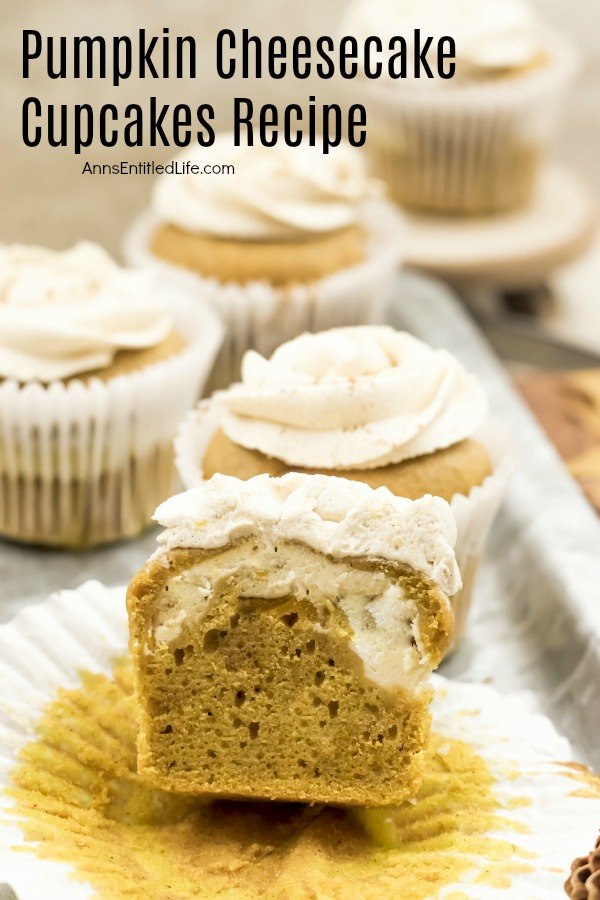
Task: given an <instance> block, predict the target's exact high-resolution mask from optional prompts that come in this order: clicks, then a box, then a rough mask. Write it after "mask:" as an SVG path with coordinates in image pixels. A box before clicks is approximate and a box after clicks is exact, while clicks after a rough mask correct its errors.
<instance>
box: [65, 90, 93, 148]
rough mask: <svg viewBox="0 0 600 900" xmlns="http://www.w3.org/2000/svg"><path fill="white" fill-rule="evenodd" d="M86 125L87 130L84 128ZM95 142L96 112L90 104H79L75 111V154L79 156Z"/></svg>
mask: <svg viewBox="0 0 600 900" xmlns="http://www.w3.org/2000/svg"><path fill="white" fill-rule="evenodd" d="M84 123H85V129H84V127H83V126H84ZM84 135H85V136H84ZM93 140H94V111H93V109H92V107H91V106H90V104H89V103H78V104H76V106H75V109H74V135H73V147H74V150H75V153H76V154H77V155H78V156H79V154H80V153H81V151H82V149H83V148H84V147H89V146H90V144H91V143H92V141H93ZM65 143H66V142H65Z"/></svg>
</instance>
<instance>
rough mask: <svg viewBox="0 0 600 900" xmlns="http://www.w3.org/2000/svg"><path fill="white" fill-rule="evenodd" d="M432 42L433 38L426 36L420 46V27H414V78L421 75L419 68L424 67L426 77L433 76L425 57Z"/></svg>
mask: <svg viewBox="0 0 600 900" xmlns="http://www.w3.org/2000/svg"><path fill="white" fill-rule="evenodd" d="M432 42H433V38H432V37H428V38H426V39H425V43H424V44H423V46H421V29H420V28H415V73H414V74H415V78H420V77H421V69H424V71H425V74H426V75H427V78H433V72H432V71H431V67H430V65H429V63H428V62H427V58H426V57H427V54H428V53H429V48H430V47H431V44H432Z"/></svg>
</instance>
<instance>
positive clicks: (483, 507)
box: [176, 326, 510, 637]
mask: <svg viewBox="0 0 600 900" xmlns="http://www.w3.org/2000/svg"><path fill="white" fill-rule="evenodd" d="M486 416H487V402H486V399H485V396H484V393H483V391H482V389H481V387H480V386H479V384H478V382H477V381H476V379H475V378H474V377H473V376H472V375H470V374H469V373H467V372H466V371H465V369H464V368H463V366H462V365H461V364H460V363H459V362H458V360H456V359H455V358H454V357H453V356H452V355H451V354H450V353H448V352H447V351H445V350H433V349H432V348H431V347H429V346H427V345H426V344H424V343H422V342H421V341H418V340H417V339H416V338H414V337H412V336H411V335H409V334H406V333H404V332H397V331H395V330H394V329H393V328H389V327H387V326H379V327H378V326H370V327H369V326H365V327H355V328H339V329H333V330H331V331H327V332H323V333H321V334H304V335H302V336H301V337H299V338H296V339H295V340H292V341H290V342H289V343H287V344H284V345H282V346H281V347H279V348H278V350H276V351H275V353H274V354H273V356H272V357H271V359H270V360H267V359H265V358H263V357H262V356H259V355H258V354H257V353H254V352H249V353H247V354H246V356H245V358H244V363H243V367H242V382H241V383H240V384H236V385H233V386H232V387H231V388H230V389H229V390H228V391H222V392H219V393H217V394H216V395H215V396H214V397H213V398H212V399H211V400H207V401H204V402H203V403H201V404H200V406H199V407H198V409H196V410H194V411H193V412H192V413H190V414H189V416H188V417H187V419H186V420H185V422H184V423H183V425H182V427H181V429H180V431H179V435H178V438H177V441H176V451H177V453H176V456H177V465H178V468H179V472H180V475H181V477H182V479H183V481H184V484H185V485H186V487H188V488H191V487H193V486H194V485H196V484H198V482H199V481H201V480H202V479H203V478H210V477H211V476H212V475H214V474H215V473H217V472H219V473H221V474H224V475H235V476H236V477H238V478H243V479H247V478H251V477H253V476H254V475H258V474H261V473H268V474H269V475H276V476H281V475H284V474H285V473H286V472H290V471H307V472H311V473H314V472H319V473H323V474H335V475H339V476H343V477H345V478H349V479H352V480H356V481H362V482H364V483H365V484H368V485H370V486H371V487H373V488H377V487H381V486H384V487H387V488H389V490H391V491H392V493H394V494H396V495H398V496H401V497H408V498H410V499H413V500H416V499H418V498H420V497H422V496H424V495H425V494H434V495H436V496H439V497H443V498H444V499H445V500H447V501H448V502H450V504H451V507H452V510H453V512H454V514H455V517H456V519H457V525H458V541H457V545H456V558H457V560H458V564H459V567H460V569H461V575H462V579H463V589H462V591H460V592H459V593H458V594H456V595H455V596H454V597H453V598H452V603H453V605H454V607H455V615H456V632H457V635H456V636H457V637H460V635H461V634H462V632H463V630H464V625H465V620H466V615H467V611H468V607H469V603H470V599H471V592H472V587H473V580H474V575H475V571H476V567H477V563H478V561H479V558H480V556H481V554H482V552H483V548H484V544H485V541H486V538H487V533H488V531H489V526H490V524H491V522H492V519H493V516H494V515H495V512H496V510H497V507H498V505H499V502H500V499H501V497H502V493H503V490H504V487H505V484H506V481H507V476H508V473H509V471H510V461H509V458H508V454H507V450H506V445H505V442H504V440H503V439H502V438H501V437H500V436H499V435H498V433H497V431H496V430H495V429H493V427H492V426H490V425H489V424H488V425H487V426H484V420H485V419H486Z"/></svg>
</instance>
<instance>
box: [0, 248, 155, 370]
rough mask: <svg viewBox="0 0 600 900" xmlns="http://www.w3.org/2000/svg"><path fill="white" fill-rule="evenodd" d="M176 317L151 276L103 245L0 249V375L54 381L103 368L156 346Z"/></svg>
mask: <svg viewBox="0 0 600 900" xmlns="http://www.w3.org/2000/svg"><path fill="white" fill-rule="evenodd" d="M170 330H171V318H170V316H169V315H168V314H167V311H166V309H165V308H164V307H163V305H162V304H161V303H160V302H159V300H158V298H157V297H156V296H155V294H154V287H153V283H152V280H151V279H150V278H149V276H147V275H145V274H142V273H137V272H128V271H126V270H125V269H122V268H120V267H119V266H118V265H116V263H114V262H113V261H112V260H111V258H110V257H109V256H108V255H107V254H106V253H105V252H104V250H102V249H101V248H100V247H98V246H96V245H94V244H90V243H80V244H77V245H75V246H74V247H73V248H71V249H70V250H66V251H64V252H59V251H54V250H47V249H44V248H42V247H26V246H20V245H13V246H8V247H3V248H0V377H2V378H11V379H15V380H16V381H21V382H28V381H41V382H50V381H54V380H57V379H63V378H69V377H72V376H74V375H77V374H80V373H82V372H89V371H93V370H94V369H101V368H105V367H106V366H108V365H110V363H111V362H112V360H113V358H114V356H115V354H116V353H117V352H118V351H119V350H126V349H127V350H139V349H143V348H146V347H153V346H156V345H157V344H159V343H160V342H161V341H162V340H164V339H165V338H166V337H167V335H168V334H169V332H170Z"/></svg>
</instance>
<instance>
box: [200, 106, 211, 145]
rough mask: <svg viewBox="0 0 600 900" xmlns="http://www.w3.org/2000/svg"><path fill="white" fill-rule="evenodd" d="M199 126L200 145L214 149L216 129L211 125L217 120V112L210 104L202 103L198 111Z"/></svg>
mask: <svg viewBox="0 0 600 900" xmlns="http://www.w3.org/2000/svg"><path fill="white" fill-rule="evenodd" d="M196 116H197V118H198V124H199V125H200V127H201V129H202V130H201V131H198V132H197V138H198V143H199V144H200V146H201V147H212V145H213V144H214V142H215V129H214V128H213V127H212V125H211V124H210V123H211V122H212V121H213V120H214V118H215V111H214V109H213V108H212V106H211V105H210V104H209V103H202V105H201V106H199V107H198V109H197V110H196Z"/></svg>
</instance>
